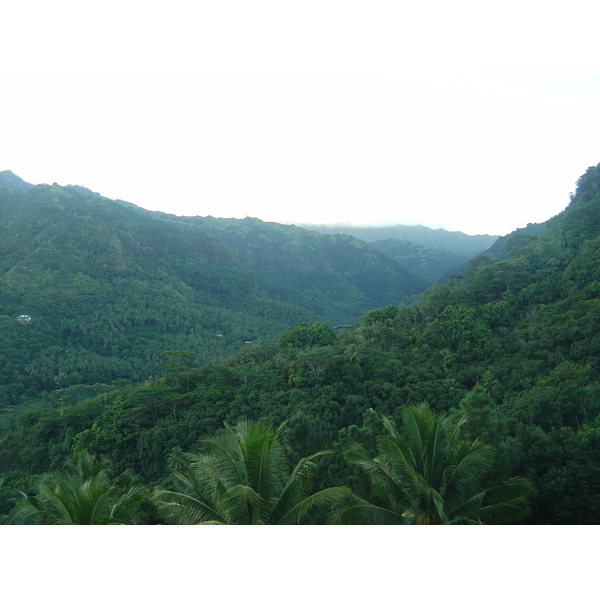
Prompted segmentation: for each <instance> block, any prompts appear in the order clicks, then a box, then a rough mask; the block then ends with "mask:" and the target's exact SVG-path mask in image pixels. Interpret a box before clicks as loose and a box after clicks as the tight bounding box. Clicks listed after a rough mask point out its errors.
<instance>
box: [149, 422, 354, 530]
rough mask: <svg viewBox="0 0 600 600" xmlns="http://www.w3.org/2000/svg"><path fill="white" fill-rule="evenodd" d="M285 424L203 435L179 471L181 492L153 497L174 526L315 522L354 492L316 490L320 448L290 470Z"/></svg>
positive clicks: (161, 492) (252, 424) (177, 480)
mask: <svg viewBox="0 0 600 600" xmlns="http://www.w3.org/2000/svg"><path fill="white" fill-rule="evenodd" d="M284 434H285V424H283V425H281V426H279V427H277V428H274V427H272V426H271V425H270V424H269V423H267V422H265V421H257V422H253V421H246V420H243V421H240V422H239V423H238V424H237V425H236V426H235V427H230V426H229V425H225V429H222V430H219V431H217V432H216V433H214V434H213V435H211V436H208V437H206V438H203V439H202V440H201V441H200V443H201V448H202V449H203V452H201V453H199V454H194V453H186V454H185V457H186V459H187V461H188V466H187V468H184V469H181V470H176V471H174V473H173V476H174V480H175V485H176V487H177V491H169V490H157V491H156V492H154V494H153V496H152V500H153V501H154V502H155V504H156V505H157V506H158V509H159V513H161V514H162V515H164V516H165V517H166V520H167V522H169V523H172V524H188V525H189V524H199V523H210V524H237V525H257V524H261V525H275V524H278V525H292V524H299V523H314V522H316V521H318V520H319V519H320V518H324V511H326V510H328V509H329V508H330V507H331V506H332V505H334V504H335V503H336V502H339V501H340V500H342V499H344V498H346V497H347V496H349V495H350V490H349V489H348V488H345V487H335V488H328V489H325V490H321V491H318V492H315V493H311V492H312V481H313V477H314V474H315V473H316V471H317V469H318V467H319V462H320V459H321V458H322V457H323V456H325V455H326V454H329V452H327V451H322V452H317V453H316V454H313V455H311V456H308V457H306V458H303V459H301V460H300V461H299V462H298V464H296V465H295V466H294V468H293V469H289V468H288V462H287V458H286V446H285V443H284Z"/></svg>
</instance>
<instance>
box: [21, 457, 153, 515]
mask: <svg viewBox="0 0 600 600" xmlns="http://www.w3.org/2000/svg"><path fill="white" fill-rule="evenodd" d="M146 497H147V492H146V490H145V489H144V488H143V487H142V486H139V485H133V480H132V477H131V475H130V474H128V473H123V474H122V475H121V476H120V477H118V478H117V479H116V480H115V481H114V482H113V481H111V479H110V477H109V474H108V463H106V462H105V461H98V460H96V458H95V457H94V456H91V455H88V454H87V453H85V452H83V453H82V454H81V455H80V456H79V457H78V458H77V459H76V460H75V459H70V460H68V461H67V462H66V463H65V465H64V466H63V468H62V469H61V470H60V471H58V472H56V473H51V474H48V475H45V476H44V477H42V479H41V480H40V483H39V484H38V489H37V494H36V496H35V498H34V499H33V500H32V501H31V503H30V504H29V510H30V511H32V513H33V510H34V509H37V511H38V512H39V514H40V521H41V523H43V524H57V525H108V524H134V523H136V522H137V521H138V511H139V508H140V504H141V503H142V502H143V500H144V499H145V498H146ZM23 506H26V505H25V504H24V505H23ZM22 511H23V512H25V511H26V508H22ZM27 518H29V519H31V517H30V516H29V515H28V516H27Z"/></svg>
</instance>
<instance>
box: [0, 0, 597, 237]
mask: <svg viewBox="0 0 600 600" xmlns="http://www.w3.org/2000/svg"><path fill="white" fill-rule="evenodd" d="M1 19H2V33H1V35H0V56H2V61H1V63H0V64H1V65H2V68H1V70H0V170H4V169H10V170H12V171H14V172H15V173H16V174H17V175H20V176H21V177H23V178H24V179H26V180H27V181H30V182H32V183H52V182H55V181H56V182H58V183H60V184H63V185H66V184H69V183H73V184H79V185H83V186H85V187H88V188H91V189H93V190H94V191H97V192H100V193H101V194H103V195H105V196H108V197H110V198H120V199H123V200H127V201H129V202H133V203H135V204H137V205H140V206H143V207H145V208H148V209H151V210H161V211H165V212H170V213H174V214H178V215H213V216H222V217H237V218H243V217H245V216H247V215H248V216H254V217H258V218H261V219H263V220H270V221H279V222H296V223H298V222H313V223H335V222H350V223H357V224H358V223H362V224H371V223H387V224H389V223H396V222H399V223H408V224H414V223H422V224H424V225H428V226H431V227H444V228H446V229H451V230H461V231H464V232H466V233H470V234H475V233H490V234H505V233H508V232H510V231H512V230H514V229H515V228H517V227H523V226H525V225H526V224H527V223H528V222H541V221H545V220H546V219H548V218H550V217H551V216H553V215H555V214H557V213H558V212H560V211H561V210H562V209H563V208H564V207H565V206H566V205H567V204H568V202H569V194H570V192H572V191H574V189H575V182H576V181H577V179H578V178H579V176H580V175H582V174H583V173H584V172H585V170H586V169H587V167H589V166H591V165H596V164H597V163H599V162H600V75H599V74H598V73H600V61H599V58H598V57H599V54H598V48H599V46H598V32H597V25H596V23H597V20H596V9H595V8H594V3H593V2H589V1H588V2H578V1H577V0H570V1H569V2H556V3H549V2H539V1H536V2H529V1H528V0H519V1H518V2H512V1H510V0H508V1H506V2H494V3H491V2H483V1H481V0H479V1H477V2H475V1H469V2H465V1H461V0H457V1H453V2H449V1H446V2H439V1H435V2H431V1H429V2H428V1H426V0H423V1H421V2H415V1H414V0H411V1H410V2H402V1H396V2H377V1H376V0H370V1H368V2H366V1H365V2H353V1H351V0H346V1H345V2H328V1H327V0H319V1H318V2H313V1H310V0H304V1H302V2H287V1H285V0H279V1H277V2H264V1H260V0H257V1H253V0H246V1H244V2H232V1H227V0H210V1H208V2H203V1H195V2H191V1H187V2H182V1H177V0H169V1H168V2H152V1H146V2H128V1H127V0H120V1H119V2H111V1H109V0H104V1H103V2H88V1H85V0H78V1H76V2H65V1H60V0H57V1H52V2H49V1H47V2H28V1H27V0H20V1H19V2H4V3H3V5H2V11H1Z"/></svg>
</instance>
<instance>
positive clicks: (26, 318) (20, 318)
mask: <svg viewBox="0 0 600 600" xmlns="http://www.w3.org/2000/svg"><path fill="white" fill-rule="evenodd" d="M17 321H19V323H29V321H31V317H30V316H29V315H19V316H18V317H17Z"/></svg>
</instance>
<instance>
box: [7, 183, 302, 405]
mask: <svg viewBox="0 0 600 600" xmlns="http://www.w3.org/2000/svg"><path fill="white" fill-rule="evenodd" d="M0 242H1V243H0V321H1V323H2V335H3V354H4V357H5V359H4V361H3V364H2V365H1V367H0V390H3V391H2V392H0V401H3V402H7V401H8V402H11V403H14V402H17V401H18V400H19V399H20V398H21V396H23V394H24V395H25V396H30V395H31V394H35V393H37V392H42V391H44V390H48V389H53V388H54V387H56V386H60V385H63V384H64V383H65V382H72V383H80V382H84V383H95V382H98V381H103V382H109V381H112V380H113V379H115V378H117V377H128V378H129V377H132V376H133V377H134V378H138V379H142V378H144V377H147V376H148V375H149V374H150V373H153V372H156V369H157V365H158V364H159V362H160V356H159V355H160V352H161V351H163V350H168V349H174V348H177V349H185V350H193V351H194V352H196V354H197V356H198V357H199V359H200V360H201V359H202V357H204V358H205V359H206V360H208V359H210V358H212V357H215V356H219V355H221V356H222V355H224V354H226V353H228V352H231V351H233V350H234V349H235V348H236V344H237V345H238V346H237V347H239V344H242V343H243V342H244V341H247V340H252V339H255V338H259V337H260V338H269V337H273V336H275V335H277V333H278V332H280V331H281V329H283V328H285V327H286V326H289V325H291V324H293V323H295V322H298V321H303V320H307V319H311V318H314V315H313V313H311V312H309V311H307V310H305V309H303V308H301V307H299V306H296V305H294V304H292V303H290V302H288V301H280V300H277V299H274V298H270V297H269V296H268V294H267V293H266V292H265V291H264V290H261V288H260V286H259V284H258V282H257V280H256V277H255V276H254V275H253V274H252V273H251V272H250V271H248V270H247V269H246V268H245V267H243V266H242V265H240V264H239V262H238V261H237V260H236V259H235V258H234V257H233V255H232V254H231V251H230V250H229V249H228V248H227V247H226V246H225V245H224V244H223V243H222V242H220V241H219V240H218V239H216V238H215V237H213V236H210V235H208V234H207V233H205V232H203V231H200V230H198V229H194V228H181V227H175V226H173V225H170V224H168V223H163V222H160V221H158V220H156V219H151V218H148V217H146V216H143V215H140V214H139V213H137V212H135V211H133V210H131V209H129V208H126V207H124V206H121V205H119V204H118V203H116V202H114V201H111V200H106V199H102V198H91V197H89V196H84V195H81V194H80V193H79V192H77V191H75V190H74V189H70V188H64V187H61V186H58V185H53V186H48V185H40V186H35V187H32V188H30V189H29V190H28V191H26V192H20V191H11V190H8V189H7V188H5V187H4V188H2V187H0ZM20 315H27V316H28V318H27V319H20V320H19V319H18V318H17V317H19V316H20Z"/></svg>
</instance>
